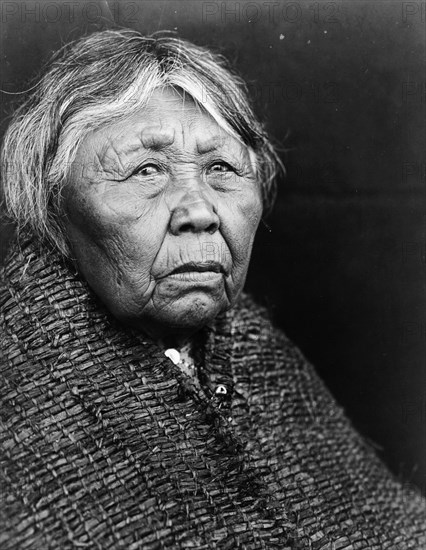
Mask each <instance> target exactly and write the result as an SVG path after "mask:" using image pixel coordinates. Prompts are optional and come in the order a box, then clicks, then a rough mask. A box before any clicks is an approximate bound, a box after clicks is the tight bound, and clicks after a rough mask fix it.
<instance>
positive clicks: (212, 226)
mask: <svg viewBox="0 0 426 550" xmlns="http://www.w3.org/2000/svg"><path fill="white" fill-rule="evenodd" d="M216 229H217V223H215V222H212V223H211V224H210V225H209V226H208V227H207V228H206V231H207V232H208V233H214V232H215V231H216Z"/></svg>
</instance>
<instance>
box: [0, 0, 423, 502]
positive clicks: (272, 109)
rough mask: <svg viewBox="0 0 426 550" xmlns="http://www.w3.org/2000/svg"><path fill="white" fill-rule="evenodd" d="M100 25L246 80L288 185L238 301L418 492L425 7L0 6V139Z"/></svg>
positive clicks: (282, 187) (140, 2) (139, 0)
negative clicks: (266, 318) (169, 38)
mask: <svg viewBox="0 0 426 550" xmlns="http://www.w3.org/2000/svg"><path fill="white" fill-rule="evenodd" d="M111 21H115V22H116V23H117V24H119V25H121V26H125V27H132V28H136V29H138V30H140V31H142V32H143V33H151V32H153V31H156V30H161V29H169V30H171V31H176V32H177V33H178V34H179V35H180V36H182V37H184V38H188V39H190V40H192V41H194V42H196V43H198V44H201V45H207V46H210V47H212V48H213V49H215V50H216V51H220V52H222V53H224V54H225V55H226V56H228V57H229V58H230V59H231V60H232V61H233V63H234V65H235V67H236V69H237V71H238V72H239V73H240V74H241V75H242V76H243V77H244V78H245V79H246V80H247V81H248V83H249V87H250V89H251V92H252V95H253V97H254V99H255V104H256V107H257V110H258V113H259V114H260V115H261V116H262V117H263V118H264V120H265V121H266V123H267V126H268V128H269V130H270V132H271V133H272V135H273V136H274V137H275V141H276V143H277V145H278V147H279V149H280V151H281V154H282V158H283V160H284V162H285V165H286V168H287V176H286V178H285V179H283V180H282V181H281V182H280V183H279V195H278V201H277V204H276V208H275V211H274V213H273V215H272V216H270V217H269V219H268V220H267V223H268V225H269V226H270V228H271V231H269V230H268V229H266V227H265V226H264V225H262V226H261V227H260V229H259V233H258V237H257V241H256V245H255V251H254V254H253V260H252V265H251V271H250V273H249V277H248V281H247V286H246V288H247V289H248V290H250V291H251V292H252V293H253V294H254V295H255V296H256V297H257V299H258V300H259V301H261V302H262V303H264V304H266V305H268V307H270V309H271V310H272V311H273V314H274V317H275V320H276V323H277V324H278V325H279V326H281V327H282V328H283V329H284V330H285V331H286V332H287V333H288V334H289V335H290V336H291V338H292V339H293V340H295V341H296V343H297V344H298V345H299V346H300V347H301V348H302V350H303V351H304V353H305V355H306V356H307V357H308V358H309V359H310V360H311V361H312V362H313V363H314V364H315V365H316V367H317V369H318V370H319V372H320V374H321V375H322V377H323V378H324V379H325V381H326V382H327V384H328V386H329V387H330V388H331V389H332V391H333V393H334V394H335V396H336V397H337V399H338V400H339V401H340V402H341V403H342V404H343V405H344V406H345V408H346V410H347V413H348V415H349V416H350V417H351V418H352V420H353V422H354V423H355V425H356V426H357V428H358V429H359V430H360V431H361V432H362V433H363V434H364V435H365V436H366V437H368V438H369V439H370V440H372V441H373V442H374V443H375V444H376V445H377V447H378V450H379V453H380V454H381V455H382V457H383V458H384V460H385V461H386V462H387V463H388V465H389V466H390V467H391V469H392V470H393V471H394V472H396V473H397V474H399V475H401V476H402V478H403V479H404V480H405V482H406V483H415V484H417V485H418V486H420V487H421V488H422V490H423V491H424V490H425V486H426V468H425V462H426V440H425V437H426V433H425V424H426V384H425V382H426V380H425V379H426V369H425V347H426V320H425V314H424V312H425V307H424V306H425V295H426V293H425V284H424V282H425V279H424V267H425V232H424V231H425V157H424V152H425V145H426V143H425V76H424V69H423V63H424V54H425V4H424V2H423V3H422V2H400V1H393V0H392V1H376V2H374V1H351V0H348V1H336V2H328V1H320V2H311V1H300V0H299V1H297V2H282V1H278V0H277V1H269V2H266V1H265V2H263V1H258V2H245V1H238V2H234V1H228V2H204V1H183V0H182V1H179V0H174V1H161V0H160V1H144V0H135V1H130V0H129V1H128V0H125V1H116V0H108V2H107V1H106V0H104V1H92V2H87V1H82V0H73V1H70V2H67V1H64V2H54V1H43V2H41V1H38V2H30V1H26V2H17V1H6V0H3V2H2V3H1V23H2V41H1V47H2V51H1V89H2V93H1V95H0V97H1V102H2V103H1V109H2V115H3V117H2V125H1V132H2V133H3V132H4V129H5V127H6V125H7V116H8V115H9V114H10V113H11V112H12V111H13V108H14V105H15V103H16V102H17V101H19V98H20V94H19V93H17V92H22V91H23V90H24V89H25V88H26V87H27V86H28V85H29V82H30V79H31V78H32V77H34V76H35V75H36V74H37V73H38V72H39V70H40V67H41V64H42V62H44V61H45V60H47V58H48V57H49V56H50V54H51V53H52V52H53V51H54V50H55V49H57V48H58V47H59V46H60V45H61V44H63V43H64V42H67V41H69V40H71V39H74V38H77V37H78V36H80V35H81V34H84V33H87V32H90V31H92V30H96V29H101V28H105V27H109V26H111ZM9 234H10V229H9V228H8V227H7V226H6V225H5V224H3V225H2V238H1V239H0V242H1V249H2V255H3V254H4V250H5V247H6V244H5V243H6V242H7V240H8V236H9Z"/></svg>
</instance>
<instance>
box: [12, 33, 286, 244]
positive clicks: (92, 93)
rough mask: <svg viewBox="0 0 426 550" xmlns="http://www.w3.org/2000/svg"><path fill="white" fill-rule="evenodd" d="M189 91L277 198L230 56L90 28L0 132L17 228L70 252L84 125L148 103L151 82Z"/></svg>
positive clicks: (274, 167)
mask: <svg viewBox="0 0 426 550" xmlns="http://www.w3.org/2000/svg"><path fill="white" fill-rule="evenodd" d="M167 86H169V87H172V88H175V89H177V90H181V91H183V92H184V93H186V94H188V95H189V96H190V97H191V98H192V99H193V100H194V101H195V102H196V103H197V104H198V105H199V106H200V107H201V108H202V109H204V110H205V111H206V112H207V113H209V114H210V116H212V117H213V119H214V120H215V121H216V122H217V124H218V125H219V126H220V127H221V128H223V129H224V130H225V131H226V132H228V133H230V134H231V135H233V136H235V137H236V138H237V139H239V140H240V141H241V142H242V143H244V145H245V146H246V147H247V148H248V150H249V152H250V157H251V159H252V160H254V161H255V166H256V171H257V177H258V179H259V182H260V184H261V187H262V196H263V203H264V208H265V209H268V208H270V206H271V205H272V202H273V198H274V194H275V186H274V181H275V176H276V173H277V171H278V170H279V169H280V167H281V168H282V165H281V162H280V160H279V158H278V156H277V154H276V152H275V150H274V148H273V147H272V145H271V143H270V140H269V139H268V137H267V135H266V133H265V131H264V129H263V127H262V125H261V124H260V122H259V121H258V120H257V118H256V116H255V115H254V113H253V110H252V108H251V106H250V104H249V101H248V99H247V90H246V87H245V84H244V83H243V81H242V80H241V79H240V78H239V77H237V76H236V75H235V74H233V72H232V71H231V70H230V69H229V67H228V66H227V64H226V61H225V60H224V58H223V57H222V56H220V55H217V54H213V53H211V52H210V51H208V50H206V49H204V48H200V47H198V46H195V45H193V44H191V43H190V42H187V41H184V40H181V39H178V38H175V37H173V36H169V35H164V34H161V33H156V34H154V35H152V36H149V37H144V36H142V35H140V34H139V33H138V32H136V31H132V30H119V31H114V30H109V31H102V32H97V33H94V34H92V35H90V36H88V37H84V38H81V39H79V40H77V41H76V42H73V43H71V44H68V45H66V46H65V47H64V48H62V49H61V50H60V51H59V52H58V53H57V54H56V55H55V56H54V57H53V59H52V61H51V63H50V66H49V68H48V70H47V72H46V73H45V75H44V76H43V77H42V78H41V80H40V81H39V82H38V83H37V85H36V86H35V88H34V89H33V90H32V93H31V95H30V96H29V97H28V99H27V100H26V101H25V102H24V103H23V104H22V105H21V107H20V108H19V109H18V110H17V112H16V113H15V116H14V118H13V120H12V122H11V124H10V126H9V128H8V130H7V132H6V135H5V137H4V142H3V147H2V152H1V170H2V174H1V178H2V183H3V197H4V203H5V206H6V210H7V212H8V214H9V215H10V217H11V218H12V219H13V220H14V221H15V222H16V224H17V227H18V232H21V231H23V230H24V229H29V230H30V231H32V233H33V234H35V235H36V236H37V237H38V238H40V239H41V240H46V239H47V240H48V241H50V242H51V243H52V244H53V245H54V246H56V247H57V248H58V249H59V250H60V251H61V252H62V253H63V254H65V255H68V254H69V247H68V245H67V240H66V236H65V234H64V230H63V227H62V225H61V219H62V204H61V189H62V186H63V184H64V182H65V181H66V177H67V174H68V170H69V167H70V166H71V164H72V162H73V159H74V158H75V154H76V152H77V149H78V147H79V145H80V143H81V141H82V139H83V138H84V137H85V136H86V135H87V133H88V132H90V131H91V130H94V129H96V128H99V127H100V126H101V125H102V124H104V123H110V122H111V121H114V120H120V119H123V118H125V117H126V116H129V114H131V113H132V112H133V111H134V110H136V109H138V108H142V107H143V106H144V105H146V104H147V103H148V101H149V99H150V97H151V96H152V94H153V92H154V91H155V90H158V89H161V88H164V87H167Z"/></svg>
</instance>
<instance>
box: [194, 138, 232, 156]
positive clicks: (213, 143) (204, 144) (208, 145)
mask: <svg viewBox="0 0 426 550" xmlns="http://www.w3.org/2000/svg"><path fill="white" fill-rule="evenodd" d="M226 141H228V140H227V138H226V136H223V135H216V136H212V137H209V138H207V139H204V140H202V141H197V151H198V152H199V153H200V155H202V154H205V153H211V152H212V151H215V150H216V149H218V148H219V147H222V146H223V145H224V144H225V142H226Z"/></svg>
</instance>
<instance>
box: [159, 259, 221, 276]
mask: <svg viewBox="0 0 426 550" xmlns="http://www.w3.org/2000/svg"><path fill="white" fill-rule="evenodd" d="M192 271H198V272H199V273H202V272H205V271H214V272H215V273H223V272H224V270H223V268H222V266H221V265H220V264H219V263H218V262H199V263H197V262H189V263H187V264H183V265H180V266H179V267H177V268H176V269H174V270H173V271H172V272H171V273H170V275H174V274H176V273H190V272H192Z"/></svg>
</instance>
